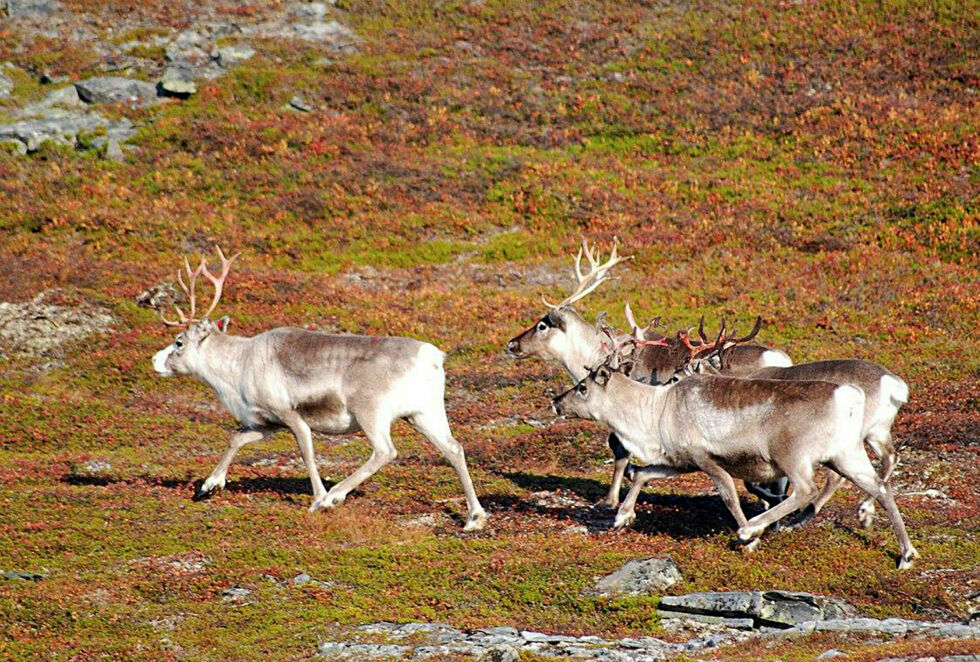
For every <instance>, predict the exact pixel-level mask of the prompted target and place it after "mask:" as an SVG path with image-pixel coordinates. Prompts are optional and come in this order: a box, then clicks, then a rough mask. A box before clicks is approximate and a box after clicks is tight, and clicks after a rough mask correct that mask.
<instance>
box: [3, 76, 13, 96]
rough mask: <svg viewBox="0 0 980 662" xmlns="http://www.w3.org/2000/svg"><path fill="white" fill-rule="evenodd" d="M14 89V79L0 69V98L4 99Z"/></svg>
mask: <svg viewBox="0 0 980 662" xmlns="http://www.w3.org/2000/svg"><path fill="white" fill-rule="evenodd" d="M13 91H14V81H12V80H11V79H10V78H8V77H7V76H6V74H4V73H3V71H0V99H6V98H7V97H9V96H10V93H11V92H13Z"/></svg>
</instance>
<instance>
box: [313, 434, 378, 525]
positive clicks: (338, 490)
mask: <svg viewBox="0 0 980 662" xmlns="http://www.w3.org/2000/svg"><path fill="white" fill-rule="evenodd" d="M357 422H358V424H359V425H360V426H361V429H362V430H364V434H365V435H367V438H368V441H369V442H370V443H371V450H372V452H371V457H369V458H368V460H367V462H365V463H364V464H363V465H361V466H360V467H358V468H357V470H356V471H354V473H352V474H351V475H350V476H348V477H347V478H345V479H343V480H342V481H340V482H339V483H337V484H336V485H334V486H333V487H332V488H330V491H329V492H326V490H324V488H323V484H322V483H321V484H320V489H321V490H322V491H323V492H325V494H324V493H321V494H320V495H317V493H316V488H315V487H314V494H313V496H314V498H313V505H311V506H310V510H311V511H313V510H319V509H321V508H333V507H334V506H339V505H340V504H342V503H343V502H344V499H346V498H347V495H348V494H349V493H350V491H351V490H353V489H354V488H356V487H357V486H358V485H360V484H361V483H363V482H364V481H365V480H367V479H368V478H370V477H371V476H373V475H374V474H375V473H377V472H378V470H379V469H381V467H383V466H385V465H386V464H389V463H390V462H392V461H394V459H395V458H397V457H398V451H396V450H395V445H394V444H392V443H391V422H390V421H387V420H385V421H369V422H367V424H365V423H364V422H362V421H360V420H358V421H357ZM308 464H309V463H308ZM315 471H316V466H315V465H314V466H313V472H315ZM311 475H312V474H311ZM316 480H317V481H318V482H319V480H320V477H319V476H317V477H316Z"/></svg>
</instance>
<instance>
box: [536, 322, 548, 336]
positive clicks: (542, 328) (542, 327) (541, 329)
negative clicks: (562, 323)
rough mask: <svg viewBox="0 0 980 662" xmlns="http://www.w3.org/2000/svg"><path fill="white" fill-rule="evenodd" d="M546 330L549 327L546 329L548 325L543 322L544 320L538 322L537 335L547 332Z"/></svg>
mask: <svg viewBox="0 0 980 662" xmlns="http://www.w3.org/2000/svg"><path fill="white" fill-rule="evenodd" d="M548 329H549V327H548V323H547V322H545V321H544V320H541V321H540V322H538V332H539V333H543V332H545V331H547V330H548Z"/></svg>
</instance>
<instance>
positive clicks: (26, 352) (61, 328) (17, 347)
mask: <svg viewBox="0 0 980 662" xmlns="http://www.w3.org/2000/svg"><path fill="white" fill-rule="evenodd" d="M56 292H58V290H46V291H44V292H41V293H40V294H38V295H37V296H36V297H34V299H32V300H31V301H26V302H23V303H8V302H5V301H4V302H0V359H8V358H27V359H32V360H35V361H38V362H39V365H40V367H41V368H42V369H47V368H50V367H52V366H53V365H55V364H56V362H57V359H59V358H60V357H61V356H62V354H63V351H64V348H65V347H66V346H67V345H69V344H70V343H73V342H76V341H78V340H82V339H84V338H87V337H89V336H91V335H94V334H97V333H105V332H106V331H107V330H108V329H109V327H111V326H112V325H113V324H115V323H116V319H115V318H114V317H113V316H112V315H111V314H109V312H108V311H107V310H105V309H104V308H100V307H98V306H96V305H94V304H91V303H88V302H82V303H80V304H78V305H74V306H66V305H57V304H53V303H45V299H47V298H50V297H51V296H52V295H53V294H55V293H56Z"/></svg>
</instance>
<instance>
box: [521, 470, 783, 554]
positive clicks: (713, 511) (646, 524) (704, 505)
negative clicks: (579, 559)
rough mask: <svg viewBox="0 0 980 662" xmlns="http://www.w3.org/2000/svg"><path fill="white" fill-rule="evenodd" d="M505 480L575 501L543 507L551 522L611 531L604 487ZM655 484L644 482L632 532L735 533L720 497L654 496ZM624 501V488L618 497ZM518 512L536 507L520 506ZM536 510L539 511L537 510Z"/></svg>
mask: <svg viewBox="0 0 980 662" xmlns="http://www.w3.org/2000/svg"><path fill="white" fill-rule="evenodd" d="M504 476H505V477H506V478H507V479H509V480H511V481H512V482H514V483H515V484H516V485H518V486H519V487H522V488H524V489H527V490H531V491H532V492H534V493H540V492H543V491H546V492H555V493H558V492H565V493H571V494H573V495H575V496H576V497H577V500H578V503H576V504H574V505H571V506H569V505H563V507H557V508H547V511H548V513H549V515H550V516H551V517H555V518H559V519H568V520H571V521H574V522H575V523H580V524H585V525H586V526H588V527H589V530H590V531H593V532H597V531H603V530H609V529H612V524H613V519H614V517H615V515H616V511H615V510H613V509H610V508H608V507H605V506H599V505H595V502H596V501H598V500H599V499H601V498H602V497H604V496H605V495H606V492H607V491H608V489H609V485H608V483H604V482H601V481H597V480H593V479H589V478H578V477H566V476H546V475H540V474H531V473H526V472H510V473H505V474H504ZM655 489H656V484H655V483H654V484H651V483H648V486H647V488H646V489H645V490H644V491H643V492H642V493H641V494H640V496H639V498H638V499H637V508H636V511H637V512H636V521H635V522H634V523H633V524H632V527H631V528H633V529H634V530H637V531H640V532H643V533H649V534H654V533H660V534H664V535H668V536H670V537H671V538H677V539H684V538H700V537H704V536H709V535H714V534H717V533H720V532H726V531H727V532H734V531H735V529H736V524H735V520H734V518H733V517H732V516H731V513H729V512H728V509H727V508H725V506H724V504H723V503H722V501H721V498H720V497H718V496H717V495H715V494H663V493H657V492H655V491H653V490H655ZM625 496H626V488H625V487H624V489H623V493H622V495H621V497H625ZM518 507H519V508H525V509H526V508H528V507H531V508H534V506H533V505H529V504H527V503H526V502H521V503H520V504H519V506H518ZM538 510H539V511H540V510H541V509H540V508H538ZM742 510H743V511H744V512H745V514H746V516H747V517H749V518H751V517H753V516H755V515H756V514H758V513H761V512H763V510H764V509H763V507H762V504H761V503H760V502H758V501H756V500H755V499H751V498H750V500H749V501H742Z"/></svg>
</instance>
